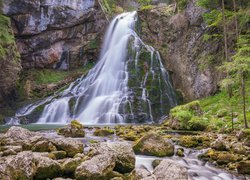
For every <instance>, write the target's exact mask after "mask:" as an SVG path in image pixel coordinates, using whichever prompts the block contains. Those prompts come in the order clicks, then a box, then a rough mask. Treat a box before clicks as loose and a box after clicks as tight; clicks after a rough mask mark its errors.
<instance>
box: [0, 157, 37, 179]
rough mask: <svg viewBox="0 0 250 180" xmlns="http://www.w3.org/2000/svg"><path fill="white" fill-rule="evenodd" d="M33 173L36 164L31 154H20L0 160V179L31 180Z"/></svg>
mask: <svg viewBox="0 0 250 180" xmlns="http://www.w3.org/2000/svg"><path fill="white" fill-rule="evenodd" d="M35 173H36V164H35V161H34V159H33V154H32V152H21V153H19V154H18V155H16V156H8V157H6V158H1V159H0V179H32V178H33V176H34V175H35Z"/></svg>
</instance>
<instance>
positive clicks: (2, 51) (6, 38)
mask: <svg viewBox="0 0 250 180" xmlns="http://www.w3.org/2000/svg"><path fill="white" fill-rule="evenodd" d="M10 49H12V51H13V52H15V57H14V60H15V61H19V58H20V55H19V53H18V51H17V50H16V43H15V37H14V35H13V32H12V29H11V23H10V18H9V17H6V16H4V15H2V14H0V59H2V58H3V59H4V58H6V56H7V54H8V52H9V51H10Z"/></svg>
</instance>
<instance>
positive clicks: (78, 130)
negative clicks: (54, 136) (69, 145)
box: [57, 120, 85, 137]
mask: <svg viewBox="0 0 250 180" xmlns="http://www.w3.org/2000/svg"><path fill="white" fill-rule="evenodd" d="M57 133H58V134H59V135H63V136H65V137H84V136H85V131H84V126H83V125H82V124H81V123H79V122H78V121H77V120H73V121H71V123H70V124H69V125H67V126H65V127H63V128H59V129H58V130H57Z"/></svg>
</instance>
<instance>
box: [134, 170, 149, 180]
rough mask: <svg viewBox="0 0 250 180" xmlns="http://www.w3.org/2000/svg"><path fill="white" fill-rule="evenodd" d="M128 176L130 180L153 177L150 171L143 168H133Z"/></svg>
mask: <svg viewBox="0 0 250 180" xmlns="http://www.w3.org/2000/svg"><path fill="white" fill-rule="evenodd" d="M129 177H130V179H132V180H141V179H147V180H154V178H153V177H152V176H151V173H150V172H149V171H148V170H146V169H144V168H136V169H134V170H133V171H132V172H131V174H130V176H129Z"/></svg>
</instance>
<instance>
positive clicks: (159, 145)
mask: <svg viewBox="0 0 250 180" xmlns="http://www.w3.org/2000/svg"><path fill="white" fill-rule="evenodd" d="M133 149H134V151H135V153H136V154H143V155H152V156H158V157H164V156H172V155H174V145H172V144H171V143H170V142H167V141H165V139H163V138H162V137H161V136H159V135H157V134H156V133H149V134H146V135H145V136H143V137H142V138H140V139H139V140H137V141H136V142H135V143H134V146H133Z"/></svg>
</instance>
